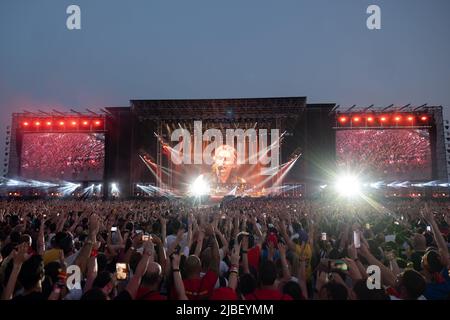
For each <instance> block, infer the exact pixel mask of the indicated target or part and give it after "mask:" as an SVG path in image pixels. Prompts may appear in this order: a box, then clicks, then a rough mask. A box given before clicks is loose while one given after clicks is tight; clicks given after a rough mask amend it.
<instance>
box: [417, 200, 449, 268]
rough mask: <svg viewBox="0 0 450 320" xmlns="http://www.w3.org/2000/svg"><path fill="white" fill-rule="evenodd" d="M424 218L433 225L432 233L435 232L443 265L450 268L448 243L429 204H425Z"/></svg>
mask: <svg viewBox="0 0 450 320" xmlns="http://www.w3.org/2000/svg"><path fill="white" fill-rule="evenodd" d="M423 216H424V218H425V219H426V220H427V221H428V223H429V224H430V225H431V231H432V232H433V235H434V239H435V240H436V244H437V246H438V248H439V254H440V255H441V260H442V264H443V265H444V266H446V267H449V266H450V259H449V253H448V247H447V242H446V241H445V240H444V237H443V236H442V234H441V232H440V231H439V226H438V224H437V223H436V220H435V218H434V215H433V212H432V211H431V210H430V208H429V207H428V204H425V208H424V210H423Z"/></svg>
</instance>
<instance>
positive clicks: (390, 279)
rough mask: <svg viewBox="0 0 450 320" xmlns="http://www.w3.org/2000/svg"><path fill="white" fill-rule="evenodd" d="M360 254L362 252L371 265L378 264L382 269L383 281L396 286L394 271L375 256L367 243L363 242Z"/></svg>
mask: <svg viewBox="0 0 450 320" xmlns="http://www.w3.org/2000/svg"><path fill="white" fill-rule="evenodd" d="M359 254H361V255H362V256H363V257H364V258H365V259H366V260H367V262H368V263H369V264H370V265H376V266H378V267H379V268H380V270H381V281H382V282H383V283H385V284H386V285H388V286H391V287H393V286H395V282H396V280H397V277H396V276H395V275H394V273H393V272H392V271H391V270H390V269H389V268H388V267H386V266H385V265H384V264H383V263H381V261H379V260H378V259H377V258H375V257H374V255H373V254H372V253H371V252H370V251H369V248H368V247H367V246H366V244H364V243H361V248H360V249H359Z"/></svg>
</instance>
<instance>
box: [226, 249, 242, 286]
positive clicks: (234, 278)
mask: <svg viewBox="0 0 450 320" xmlns="http://www.w3.org/2000/svg"><path fill="white" fill-rule="evenodd" d="M240 251H241V246H240V244H239V243H237V242H236V243H235V245H234V247H233V252H232V253H231V257H230V261H231V270H230V276H229V277H228V287H229V288H231V289H233V290H235V291H236V288H237V285H238V275H239V274H238V273H239V252H240Z"/></svg>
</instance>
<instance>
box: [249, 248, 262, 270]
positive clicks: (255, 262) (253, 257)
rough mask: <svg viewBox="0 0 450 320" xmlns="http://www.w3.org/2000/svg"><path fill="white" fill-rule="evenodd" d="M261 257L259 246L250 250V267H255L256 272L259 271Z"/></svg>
mask: <svg viewBox="0 0 450 320" xmlns="http://www.w3.org/2000/svg"><path fill="white" fill-rule="evenodd" d="M260 256H261V249H260V247H259V246H254V247H253V248H250V249H248V251H247V258H248V265H249V267H253V268H255V269H256V270H258V267H259V258H260Z"/></svg>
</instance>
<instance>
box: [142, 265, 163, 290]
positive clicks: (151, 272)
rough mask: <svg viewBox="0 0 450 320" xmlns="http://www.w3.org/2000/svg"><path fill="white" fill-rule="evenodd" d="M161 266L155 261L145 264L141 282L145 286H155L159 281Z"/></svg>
mask: <svg viewBox="0 0 450 320" xmlns="http://www.w3.org/2000/svg"><path fill="white" fill-rule="evenodd" d="M161 273H162V268H161V266H160V265H159V263H157V262H150V263H149V264H148V266H147V271H146V272H145V274H144V276H143V277H142V284H143V285H144V286H147V287H153V286H155V287H157V286H159V284H160V282H161V279H162V277H161Z"/></svg>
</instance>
